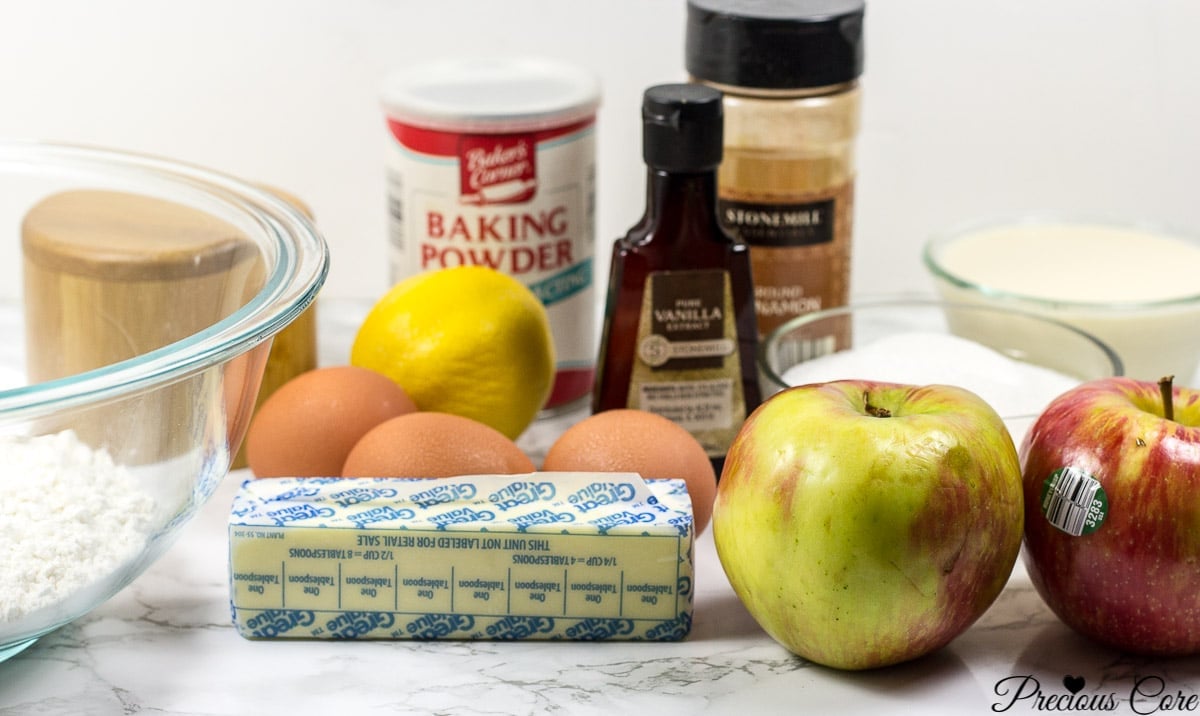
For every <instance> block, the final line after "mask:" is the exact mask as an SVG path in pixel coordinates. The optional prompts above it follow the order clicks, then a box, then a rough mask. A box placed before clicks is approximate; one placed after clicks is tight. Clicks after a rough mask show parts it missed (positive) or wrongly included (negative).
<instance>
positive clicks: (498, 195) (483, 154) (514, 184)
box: [458, 134, 537, 206]
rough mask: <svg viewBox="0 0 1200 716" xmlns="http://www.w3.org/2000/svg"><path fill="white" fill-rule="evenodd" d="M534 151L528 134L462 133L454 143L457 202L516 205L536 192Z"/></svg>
mask: <svg viewBox="0 0 1200 716" xmlns="http://www.w3.org/2000/svg"><path fill="white" fill-rule="evenodd" d="M536 160H537V152H535V151H534V137H533V135H531V134H517V135H512V134H500V135H496V134H486V135H478V134H464V135H463V136H462V137H460V138H459V144H458V176H459V194H458V200H459V201H460V202H462V203H463V204H471V205H476V206H479V205H484V204H520V203H522V202H526V201H529V200H530V199H532V198H533V195H534V194H536V193H537V161H536Z"/></svg>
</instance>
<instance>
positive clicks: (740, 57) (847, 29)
mask: <svg viewBox="0 0 1200 716" xmlns="http://www.w3.org/2000/svg"><path fill="white" fill-rule="evenodd" d="M865 9H866V3H865V0H688V5H687V36H686V41H685V48H686V49H685V55H686V64H687V70H688V72H689V73H690V74H691V75H692V76H693V77H695V78H697V79H700V80H704V81H706V82H713V83H716V84H722V85H729V86H733V87H752V88H756V89H804V88H810V87H825V86H828V85H836V84H842V83H844V82H850V81H851V80H854V79H856V78H858V76H859V75H861V74H862V69H863V14H864V11H865Z"/></svg>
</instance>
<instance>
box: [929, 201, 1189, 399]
mask: <svg viewBox="0 0 1200 716" xmlns="http://www.w3.org/2000/svg"><path fill="white" fill-rule="evenodd" d="M923 261H924V264H925V267H926V269H927V270H928V272H929V274H930V276H931V277H932V281H933V285H934V287H935V289H936V291H937V293H938V295H940V296H941V297H942V298H944V299H946V300H948V301H957V302H964V303H973V304H979V305H985V306H997V307H1007V308H1012V309H1017V310H1023V311H1028V312H1030V313H1036V314H1039V315H1042V316H1047V317H1049V318H1053V319H1056V320H1059V321H1062V322H1064V323H1068V324H1070V325H1072V326H1075V327H1077V328H1079V329H1081V330H1084V331H1086V332H1088V333H1090V334H1092V335H1094V336H1096V337H1097V338H1099V339H1100V340H1102V341H1104V342H1105V343H1107V344H1108V345H1110V346H1112V348H1113V349H1114V350H1115V351H1116V352H1117V353H1118V354H1119V355H1120V356H1121V360H1122V362H1123V363H1124V366H1125V374H1126V375H1128V376H1130V377H1132V378H1136V379H1138V380H1145V381H1157V380H1158V379H1159V378H1162V377H1163V376H1166V375H1172V376H1174V377H1175V379H1176V384H1179V385H1189V386H1196V385H1197V381H1200V371H1198V369H1200V328H1198V327H1200V282H1198V281H1197V276H1200V235H1197V234H1195V233H1189V232H1186V231H1182V230H1179V229H1173V228H1168V227H1163V226H1154V225H1151V224H1149V223H1136V222H1120V221H1114V220H1109V219H1095V218H1088V217H1080V216H1071V215H1059V214H1052V213H1046V214H1041V215H1029V216H1014V217H1007V218H997V219H990V220H983V221H976V222H970V223H967V224H963V225H960V226H956V227H954V228H951V229H949V230H947V231H944V232H941V233H939V234H938V235H936V236H934V237H932V238H931V239H930V240H929V241H928V242H927V243H926V245H925V248H924V252H923Z"/></svg>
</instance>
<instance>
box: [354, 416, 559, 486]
mask: <svg viewBox="0 0 1200 716" xmlns="http://www.w3.org/2000/svg"><path fill="white" fill-rule="evenodd" d="M534 470H535V468H534V465H533V461H532V460H530V459H529V456H527V455H526V454H525V453H523V452H521V448H519V447H517V444H516V443H514V442H513V441H512V440H509V439H508V438H507V437H506V436H505V435H504V434H503V433H501V432H500V431H499V430H496V429H495V428H492V427H490V426H487V425H484V424H483V423H481V422H478V421H476V420H472V419H470V418H464V417H462V416H460V415H450V414H448V413H435V412H420V413H410V414H408V415H401V416H400V417H397V418H392V419H391V420H388V421H387V422H384V423H380V424H379V425H377V426H375V427H374V428H372V429H371V431H370V432H368V433H367V434H366V435H364V436H363V437H362V439H361V440H359V441H358V444H357V445H355V446H354V449H353V450H351V451H350V455H349V456H347V457H346V463H345V465H343V466H342V472H341V474H342V477H453V476H455V475H487V474H499V475H515V474H520V473H526V472H533V471H534Z"/></svg>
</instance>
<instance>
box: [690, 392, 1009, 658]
mask: <svg viewBox="0 0 1200 716" xmlns="http://www.w3.org/2000/svg"><path fill="white" fill-rule="evenodd" d="M1023 522H1024V512H1023V501H1022V493H1021V469H1020V465H1019V463H1018V460H1017V451H1016V448H1015V446H1014V445H1013V440H1012V437H1011V436H1010V435H1009V433H1008V430H1007V429H1006V428H1005V426H1004V423H1003V421H1002V420H1001V419H1000V417H999V416H998V415H997V414H996V412H995V410H993V409H992V408H991V407H990V406H989V405H988V404H987V403H986V402H984V401H983V399H981V398H980V397H978V396H977V395H975V394H974V393H971V392H969V391H967V390H964V389H962V388H957V387H953V386H946V385H929V386H911V385H899V384H895V383H879V382H870V381H849V380H846V381H834V382H830V383H820V384H811V385H803V386H798V387H795V388H790V389H788V390H785V391H783V392H782V393H778V394H776V395H775V396H774V397H772V398H771V399H770V400H768V401H767V402H765V403H763V404H762V405H761V406H759V408H758V409H757V410H755V411H754V412H753V413H752V414H751V415H750V417H749V418H747V419H746V421H745V423H744V424H743V425H742V428H741V430H740V431H739V433H738V434H737V436H736V437H735V438H734V441H733V443H732V445H731V446H730V449H729V453H728V455H727V457H726V460H725V468H724V471H723V472H722V474H721V479H720V482H719V483H718V486H717V498H716V503H715V505H714V510H713V517H712V526H713V539H714V541H715V543H716V547H717V554H718V556H719V557H720V560H721V566H722V567H723V568H724V570H725V574H726V575H727V576H728V577H729V582H730V584H731V585H732V586H733V589H734V591H735V592H736V593H737V595H738V597H739V598H740V599H741V601H742V603H743V604H745V606H746V608H747V610H749V612H750V614H751V615H752V616H753V617H754V618H755V620H757V621H758V623H759V625H760V626H762V627H763V629H764V630H766V632H767V633H768V634H769V635H771V637H772V638H774V639H775V640H776V641H778V642H779V643H781V644H782V645H783V646H785V647H786V648H787V649H789V650H790V651H792V652H794V653H796V654H798V655H800V656H802V657H804V658H806V659H808V660H810V661H813V662H816V663H819V664H824V665H826V666H831V667H835V668H839V669H869V668H874V667H880V666H887V665H889V664H896V663H900V662H903V661H908V660H910V659H914V658H917V657H919V656H922V655H924V654H927V653H929V652H931V651H934V650H936V649H939V648H941V647H942V646H944V645H946V644H947V643H949V642H950V641H951V640H952V639H954V638H955V637H956V636H958V635H959V634H961V633H962V632H963V631H964V630H965V629H966V628H967V627H969V626H970V625H971V624H972V623H973V622H974V621H975V620H976V619H978V618H979V616H980V615H982V614H983V613H984V611H986V610H987V608H988V607H989V606H991V604H992V602H993V601H994V600H995V598H996V597H997V596H998V595H999V594H1000V591H1001V590H1002V589H1003V588H1004V585H1005V584H1006V583H1007V581H1008V577H1009V575H1010V574H1011V572H1012V568H1013V565H1014V564H1015V563H1016V559H1017V554H1018V552H1019V550H1020V545H1021V535H1022V529H1023Z"/></svg>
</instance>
